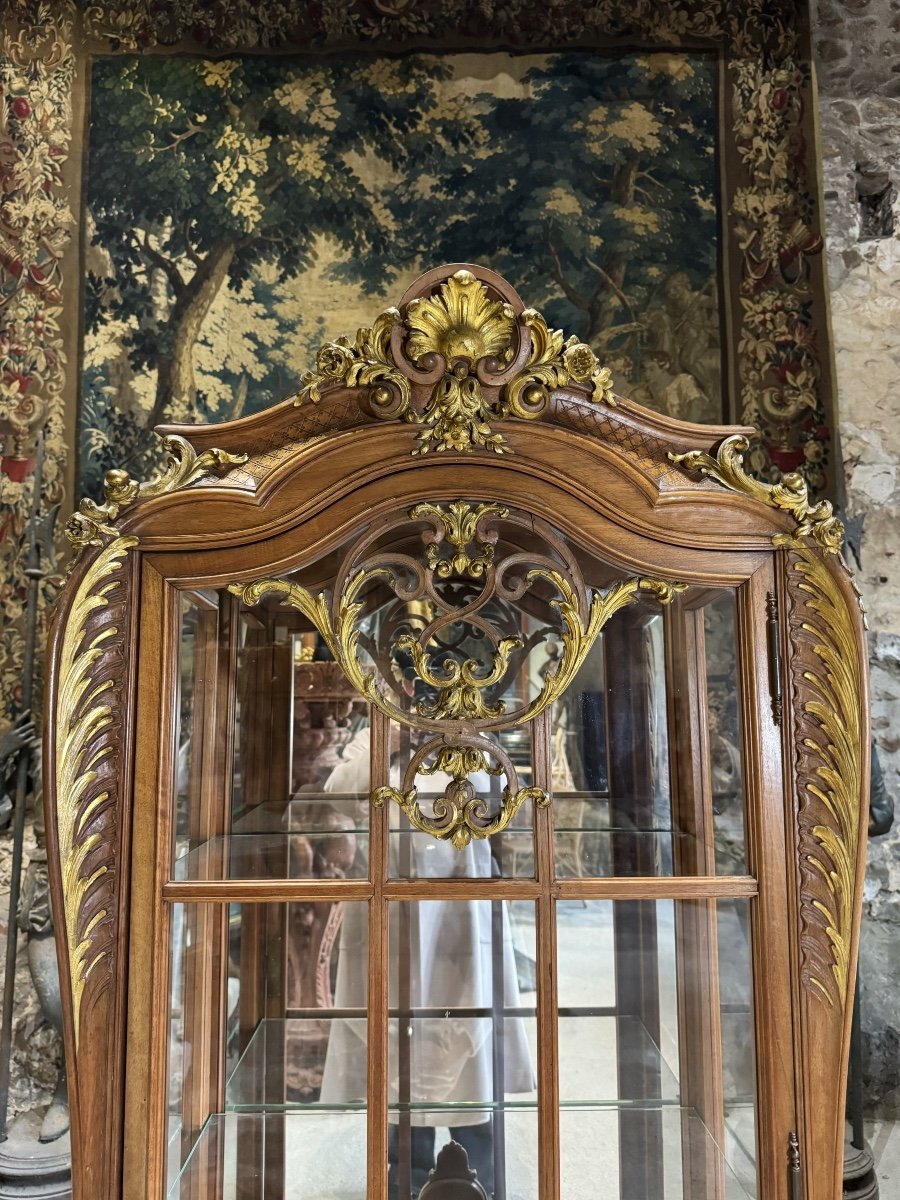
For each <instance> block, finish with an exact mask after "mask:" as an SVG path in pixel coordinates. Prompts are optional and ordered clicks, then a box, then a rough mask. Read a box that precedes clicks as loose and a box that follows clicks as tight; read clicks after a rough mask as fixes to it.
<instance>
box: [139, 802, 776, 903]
mask: <svg viewBox="0 0 900 1200" xmlns="http://www.w3.org/2000/svg"><path fill="white" fill-rule="evenodd" d="M548 815H550V818H551V820H552V814H550V813H549V812H548ZM551 832H552V830H551ZM758 891H759V886H758V884H757V881H756V879H755V878H754V877H753V876H752V875H696V876H689V875H685V876H673V875H637V876H634V877H632V878H629V877H622V876H619V877H614V876H608V877H606V878H597V879H557V880H555V881H554V882H552V883H548V884H546V885H542V884H540V883H538V882H536V881H534V880H532V879H392V880H391V881H390V882H389V883H385V884H383V885H382V886H381V888H380V889H378V893H379V894H380V895H381V896H382V897H384V899H387V900H536V899H538V897H539V896H541V895H544V894H549V895H551V896H555V897H556V898H557V899H559V900H713V899H716V898H717V897H720V896H733V897H748V896H756V895H757V894H758ZM375 894H376V888H375V885H373V884H372V883H367V882H366V881H365V880H364V879H359V880H356V879H353V880H351V879H347V880H341V879H339V880H317V879H265V880H254V879H203V880H170V881H169V882H168V883H166V884H164V885H163V888H162V898H163V900H166V901H168V902H169V903H171V904H188V903H203V902H216V903H221V904H229V903H231V904H252V903H256V904H271V903H278V902H281V903H288V902H291V901H299V902H304V903H312V902H314V901H316V900H323V901H324V900H331V901H334V900H370V899H372V898H373V897H374V896H375Z"/></svg>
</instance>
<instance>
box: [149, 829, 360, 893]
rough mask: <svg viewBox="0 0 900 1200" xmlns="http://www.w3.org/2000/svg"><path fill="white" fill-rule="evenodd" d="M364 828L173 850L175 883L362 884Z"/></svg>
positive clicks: (257, 836) (255, 836)
mask: <svg viewBox="0 0 900 1200" xmlns="http://www.w3.org/2000/svg"><path fill="white" fill-rule="evenodd" d="M368 847H369V831H368V829H366V828H355V827H347V828H344V827H342V828H340V829H329V830H322V829H311V830H304V831H303V832H302V833H249V834H228V835H226V836H223V837H214V838H209V839H208V840H207V841H205V842H201V843H200V844H199V845H197V846H194V847H190V846H189V845H184V846H180V847H178V848H177V849H176V858H175V868H174V871H173V874H172V878H173V879H174V880H175V881H176V882H179V883H182V882H188V881H190V882H200V881H204V882H206V881H210V880H218V879H321V880H328V881H329V882H333V881H334V880H336V879H366V878H367V877H368V872H369V866H368Z"/></svg>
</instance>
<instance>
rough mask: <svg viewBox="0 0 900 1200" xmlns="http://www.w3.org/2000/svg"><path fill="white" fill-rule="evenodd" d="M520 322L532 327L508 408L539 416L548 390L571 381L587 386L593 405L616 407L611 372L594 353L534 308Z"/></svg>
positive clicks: (563, 385) (510, 392)
mask: <svg viewBox="0 0 900 1200" xmlns="http://www.w3.org/2000/svg"><path fill="white" fill-rule="evenodd" d="M522 323H523V325H526V326H527V327H528V328H529V329H530V330H531V353H530V355H529V358H528V367H527V369H526V370H525V371H523V372H522V374H521V375H517V376H516V378H515V379H514V380H513V381H512V383H510V385H509V389H508V392H507V395H508V399H509V407H510V409H511V410H512V412H513V413H514V414H515V415H516V416H517V417H523V418H525V419H526V420H527V419H528V418H529V417H533V416H536V415H538V414H539V413H540V412H542V411H543V409H544V407H545V406H546V405H547V403H548V402H549V398H550V397H549V393H550V392H551V391H553V390H554V389H556V388H562V387H566V386H567V385H568V384H570V383H573V382H574V383H576V384H581V385H586V386H589V387H590V389H591V398H592V399H593V401H594V402H595V403H596V404H608V405H610V406H612V407H613V408H614V407H615V404H616V401H615V397H614V396H613V380H612V372H611V371H610V370H609V368H608V367H601V366H600V363H599V362H598V360H597V356H596V354H595V353H594V352H593V350H592V349H591V348H590V346H586V345H585V344H584V343H583V342H581V341H579V340H578V338H576V337H574V336H572V337H570V338H568V339H565V338H564V335H563V333H562V332H561V331H560V330H558V329H549V328H548V326H547V322H546V321H545V320H544V318H543V317H542V316H541V314H540V313H539V312H537V311H536V310H535V309H533V308H526V310H525V311H524V312H523V313H522Z"/></svg>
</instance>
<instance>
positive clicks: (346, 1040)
mask: <svg viewBox="0 0 900 1200" xmlns="http://www.w3.org/2000/svg"><path fill="white" fill-rule="evenodd" d="M343 760H344V761H343V762H342V763H341V764H340V765H339V766H337V767H336V768H335V769H334V771H333V772H332V773H331V775H330V776H329V777H328V779H327V780H326V782H325V784H324V789H325V791H330V792H366V791H368V789H369V730H368V728H364V729H361V730H359V731H358V733H357V734H356V735H355V736H354V738H353V740H352V741H351V742H350V743H349V744H348V745H347V746H346V747H345V749H344V753H343ZM470 780H471V782H472V784H473V785H474V787H475V789H476V791H478V792H480V793H481V794H483V795H484V794H487V793H489V791H490V779H489V777H488V775H487V774H486V773H485V772H478V773H477V774H474V775H472V776H470ZM449 781H450V777H449V776H447V775H442V774H435V775H430V776H423V777H421V778H419V779H418V780H417V784H419V785H421V788H422V790H421V791H420V793H419V795H420V799H421V797H422V795H423V792H424V791H425V789H427V792H428V793H430V794H431V795H440V794H441V792H443V790H444V787H445V786H446V784H447V783H449ZM399 782H400V781H399V768H398V767H396V766H395V767H392V770H391V783H392V784H393V785H394V786H399ZM392 840H393V839H392ZM410 841H411V843H412V846H411V849H410V852H409V853H410V860H411V861H410V870H411V874H412V875H414V876H415V877H417V878H423V877H429V876H430V877H432V878H447V877H448V876H456V877H465V878H470V879H471V878H484V877H485V876H490V875H491V874H492V870H491V863H492V859H491V848H490V845H489V844H488V842H486V841H473V842H471V843H470V844H469V845H468V846H467V847H466V848H465V850H461V851H460V850H456V849H455V848H454V847H453V846H452V845H450V843H449V842H441V841H438V840H437V839H436V838H431V837H427V836H425V835H416V836H414V837H412V838H410ZM398 909H399V906H398V905H397V904H391V906H390V910H391V918H390V925H389V931H388V936H389V939H390V950H389V962H390V972H391V978H390V1004H391V1008H392V1009H396V1008H397V1007H398V1005H399V1003H400V997H401V990H400V979H399V967H400V963H399V958H400V955H399V952H398V949H399V948H400V931H399V924H400V922H399V911H398ZM344 911H345V916H344V920H343V923H342V926H341V939H340V954H339V959H338V967H337V979H336V982H335V993H334V1003H335V1007H336V1008H364V1007H365V1005H366V983H367V975H368V971H367V959H366V947H367V914H366V906H365V905H362V904H350V905H347V906H345V910H344ZM408 913H409V916H408V924H407V928H408V943H407V948H408V964H409V967H408V981H407V989H408V990H407V997H408V1003H409V1006H410V1008H412V1009H416V1008H431V1009H435V1008H440V1009H441V1010H442V1011H443V1012H445V1013H446V1016H443V1015H442V1016H441V1017H422V1018H416V1019H415V1020H414V1021H412V1022H411V1023H409V1026H410V1027H409V1029H408V1028H407V1022H402V1030H403V1034H404V1035H405V1036H407V1037H408V1042H407V1047H408V1052H409V1064H410V1066H409V1079H408V1080H404V1081H403V1082H404V1084H405V1085H406V1086H407V1087H408V1093H407V1094H408V1097H409V1101H410V1102H411V1103H412V1104H415V1105H428V1104H434V1105H435V1106H436V1107H437V1106H439V1107H440V1109H441V1110H443V1109H444V1108H445V1106H451V1107H452V1106H455V1105H459V1106H461V1107H459V1108H457V1109H456V1111H454V1112H451V1113H447V1114H446V1116H445V1117H444V1120H443V1121H442V1119H441V1117H440V1115H439V1113H438V1111H432V1112H429V1111H427V1109H423V1108H419V1109H417V1110H415V1111H413V1112H412V1113H411V1115H410V1124H411V1126H412V1129H411V1134H412V1138H411V1142H412V1147H411V1154H412V1182H413V1195H415V1194H416V1192H417V1191H418V1189H419V1188H420V1187H421V1186H422V1184H423V1183H424V1182H425V1179H426V1178H427V1174H428V1171H429V1170H430V1168H431V1167H433V1166H434V1143H435V1131H434V1127H435V1126H436V1125H442V1124H444V1122H446V1126H447V1127H448V1128H449V1129H450V1134H451V1137H453V1139H454V1141H457V1142H460V1143H461V1144H462V1145H464V1146H465V1147H466V1150H467V1151H468V1153H469V1159H470V1163H471V1166H472V1167H473V1168H474V1169H475V1170H477V1172H478V1178H479V1181H480V1182H481V1184H482V1186H483V1187H484V1188H485V1190H486V1191H487V1192H488V1194H489V1195H490V1194H491V1192H492V1191H493V1153H492V1137H491V1120H490V1113H489V1111H488V1110H487V1108H482V1109H478V1108H472V1107H462V1106H466V1105H469V1106H471V1105H472V1104H477V1103H478V1102H482V1103H484V1104H485V1105H487V1104H489V1103H490V1102H491V1101H492V1100H493V1099H494V1088H493V1063H494V1058H493V1048H494V1047H493V1038H494V1037H498V1038H502V1039H503V1062H504V1076H505V1078H504V1080H503V1086H502V1089H498V1090H499V1091H501V1092H503V1093H510V1092H512V1093H517V1092H518V1093H521V1092H530V1091H532V1090H533V1088H534V1074H533V1068H532V1063H531V1054H530V1051H529V1048H528V1043H527V1040H526V1037H525V1028H524V1023H523V1021H522V1020H521V1019H520V1018H515V1017H513V1018H508V1019H506V1020H504V1019H503V1018H502V1017H499V1016H498V1018H497V1021H496V1028H494V1027H493V1025H494V1023H493V1021H492V1019H491V1018H490V1017H471V1016H469V1017H455V1016H454V1015H453V1013H454V1010H458V1009H463V1008H465V1009H471V1008H479V1009H488V1010H490V1009H491V1007H492V999H493V996H492V992H493V986H492V978H493V975H492V967H493V935H492V921H491V902H490V901H489V900H482V901H472V900H462V901H448V900H431V901H429V900H424V901H414V902H411V903H410V904H409V906H408ZM496 953H497V954H501V953H502V956H503V971H502V975H503V990H504V993H505V994H504V996H503V997H502V998H498V999H497V1007H501V1006H502V1004H503V1003H504V1001H505V1004H506V1007H508V1008H513V1007H517V1006H519V1004H520V1003H521V1001H520V997H519V986H518V981H517V978H516V970H515V958H514V951H513V943H512V933H511V929H510V922H509V914H508V911H507V906H506V904H505V903H504V904H503V906H502V945H500V946H497V947H496ZM407 997H404V998H403V1000H404V1002H405V1000H406V998H407ZM399 1036H401V1021H399V1020H397V1019H393V1020H391V1021H390V1025H389V1039H390V1046H389V1059H388V1061H389V1069H390V1079H389V1081H388V1089H389V1091H388V1100H389V1103H390V1104H391V1106H393V1107H394V1111H393V1112H392V1113H391V1115H390V1118H389V1119H390V1121H391V1123H392V1128H391V1138H390V1145H391V1162H390V1188H389V1195H390V1196H396V1195H397V1192H396V1188H397V1180H396V1174H397V1164H396V1154H397V1152H396V1142H397V1139H396V1124H397V1122H398V1119H399V1118H398V1115H397V1112H396V1107H395V1106H396V1104H397V1102H398V1100H399V1099H400V1087H401V1081H400V1079H399V1057H400V1056H399V1046H398V1038H399ZM365 1039H366V1025H365V1021H364V1020H357V1019H347V1020H339V1021H335V1022H334V1028H333V1030H332V1034H331V1038H330V1039H329V1043H328V1052H327V1056H326V1060H325V1074H324V1078H323V1080H322V1092H321V1099H322V1101H323V1102H324V1103H341V1102H347V1101H351V1100H364V1099H365V1097H366V1041H365Z"/></svg>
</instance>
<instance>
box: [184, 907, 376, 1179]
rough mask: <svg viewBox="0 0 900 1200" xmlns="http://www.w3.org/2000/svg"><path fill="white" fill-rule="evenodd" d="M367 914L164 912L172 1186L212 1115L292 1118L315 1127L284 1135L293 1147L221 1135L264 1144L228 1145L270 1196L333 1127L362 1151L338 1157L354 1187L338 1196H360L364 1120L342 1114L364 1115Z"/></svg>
mask: <svg viewBox="0 0 900 1200" xmlns="http://www.w3.org/2000/svg"><path fill="white" fill-rule="evenodd" d="M367 913H368V908H367V905H366V904H364V903H358V902H347V903H329V902H315V903H309V904H306V903H296V904H290V905H284V904H246V905H240V904H232V905H219V904H178V905H174V906H173V909H172V937H171V945H172V976H171V978H172V993H171V994H172V1001H171V1007H170V1036H169V1136H168V1147H169V1149H168V1169H169V1180H170V1183H173V1182H174V1180H175V1178H176V1177H177V1175H178V1173H179V1171H180V1170H181V1168H182V1166H183V1165H184V1164H185V1162H187V1160H188V1157H189V1155H191V1154H192V1151H194V1149H195V1147H199V1146H200V1144H201V1142H202V1140H203V1137H204V1136H205V1135H208V1134H209V1126H208V1118H209V1116H210V1113H216V1112H222V1111H223V1110H224V1111H226V1112H229V1111H232V1110H236V1111H240V1112H245V1113H250V1112H257V1111H261V1110H265V1111H271V1110H285V1111H286V1110H292V1109H293V1110H302V1112H303V1113H304V1114H307V1115H309V1116H310V1117H311V1118H312V1119H311V1121H310V1124H309V1126H301V1125H299V1124H296V1125H293V1126H291V1127H290V1128H291V1129H293V1131H294V1135H295V1137H297V1138H300V1139H301V1141H302V1142H303V1144H291V1143H290V1142H284V1143H282V1144H276V1143H277V1136H278V1134H279V1131H283V1130H284V1128H285V1126H283V1125H277V1124H273V1125H271V1126H263V1125H258V1124H257V1125H253V1124H252V1123H251V1124H245V1125H243V1126H242V1125H240V1124H238V1125H234V1124H232V1125H229V1126H223V1127H222V1128H230V1129H232V1131H234V1130H239V1129H243V1130H245V1131H253V1130H256V1134H254V1135H253V1136H256V1135H257V1134H259V1135H260V1136H261V1134H262V1132H265V1131H267V1132H266V1141H265V1145H264V1146H262V1145H257V1146H256V1148H255V1149H252V1147H249V1146H247V1145H243V1144H241V1142H240V1139H239V1140H238V1143H237V1149H236V1153H237V1154H238V1158H240V1157H241V1156H242V1155H243V1156H245V1157H246V1156H249V1157H248V1164H249V1162H250V1160H251V1159H252V1158H253V1156H255V1155H259V1154H263V1153H264V1155H265V1161H266V1172H267V1180H268V1183H269V1185H271V1186H274V1185H275V1183H276V1176H278V1177H279V1178H280V1179H281V1186H282V1187H283V1186H284V1180H283V1177H282V1176H281V1172H282V1171H283V1170H297V1169H299V1164H300V1163H302V1162H303V1161H305V1157H304V1156H305V1155H306V1150H305V1148H304V1147H305V1144H306V1143H305V1140H304V1139H305V1138H306V1137H308V1136H309V1134H311V1133H312V1132H313V1130H314V1128H316V1129H322V1130H330V1131H333V1132H334V1133H335V1135H336V1136H337V1135H338V1134H339V1131H340V1129H341V1128H342V1127H344V1128H346V1130H347V1131H351V1130H352V1131H353V1132H352V1137H353V1139H354V1142H353V1144H354V1145H357V1147H358V1150H359V1154H358V1156H357V1157H356V1158H355V1159H353V1158H352V1157H350V1150H349V1149H347V1150H346V1151H345V1161H344V1164H343V1167H342V1174H343V1176H353V1177H354V1178H355V1179H356V1185H355V1186H356V1190H355V1191H351V1192H350V1193H347V1194H348V1195H358V1196H360V1197H362V1196H364V1195H365V1176H366V1148H365V1147H366V1143H365V1121H364V1120H363V1121H362V1122H360V1120H359V1119H358V1117H357V1118H356V1119H351V1118H350V1116H349V1115H347V1114H353V1112H354V1110H356V1111H358V1110H361V1109H362V1110H364V1109H365V1106H366V1062H367V1043H368V1035H367V1020H366V1005H367V1000H368V993H367V980H368V916H367ZM301 1129H308V1131H309V1132H308V1133H307V1134H302V1135H301ZM216 1136H218V1135H216ZM248 1136H249V1134H248ZM360 1136H361V1139H362V1140H361V1141H360V1140H359V1138H360ZM251 1140H252V1139H251ZM204 1153H207V1152H204ZM200 1157H202V1155H200ZM306 1157H308V1155H306ZM192 1161H194V1162H195V1166H194V1167H193V1168H192V1170H194V1171H195V1173H196V1171H197V1170H199V1167H198V1166H197V1165H196V1163H197V1162H199V1158H197V1156H196V1155H195V1156H194V1158H193V1159H192ZM248 1169H249V1168H248ZM187 1176H190V1172H188V1173H187ZM187 1176H186V1178H187ZM196 1178H199V1176H196ZM316 1178H317V1177H316V1176H315V1175H313V1176H312V1177H311V1178H309V1179H305V1180H303V1179H300V1177H297V1178H296V1179H292V1183H291V1187H292V1188H299V1187H301V1186H302V1188H303V1189H306V1190H301V1191H296V1192H291V1193H290V1194H291V1195H294V1194H296V1195H303V1196H306V1195H309V1196H313V1195H318V1194H319V1193H317V1192H315V1191H314V1190H312V1189H314V1188H315V1186H316V1182H315V1181H316ZM242 1186H243V1185H242ZM184 1187H185V1188H187V1187H188V1185H187V1183H185V1184H184ZM173 1194H174V1195H179V1196H183V1197H184V1198H185V1200H187V1198H188V1197H191V1198H192V1197H193V1195H194V1193H193V1192H190V1191H189V1190H185V1191H183V1192H181V1193H179V1192H177V1191H175V1192H174V1193H173ZM203 1194H205V1193H203ZM211 1194H214V1195H217V1196H218V1195H219V1193H211ZM223 1194H224V1195H231V1194H232V1193H231V1192H230V1191H225V1192H224V1193H223ZM265 1194H266V1195H268V1194H269V1193H268V1192H266V1193H265ZM273 1194H275V1193H273ZM277 1194H279V1195H281V1194H282V1193H281V1192H278V1193H277ZM285 1194H287V1193H285ZM342 1194H343V1193H342ZM246 1195H247V1196H248V1197H250V1196H252V1197H256V1195H257V1193H255V1192H252V1191H250V1192H247V1193H246Z"/></svg>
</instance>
